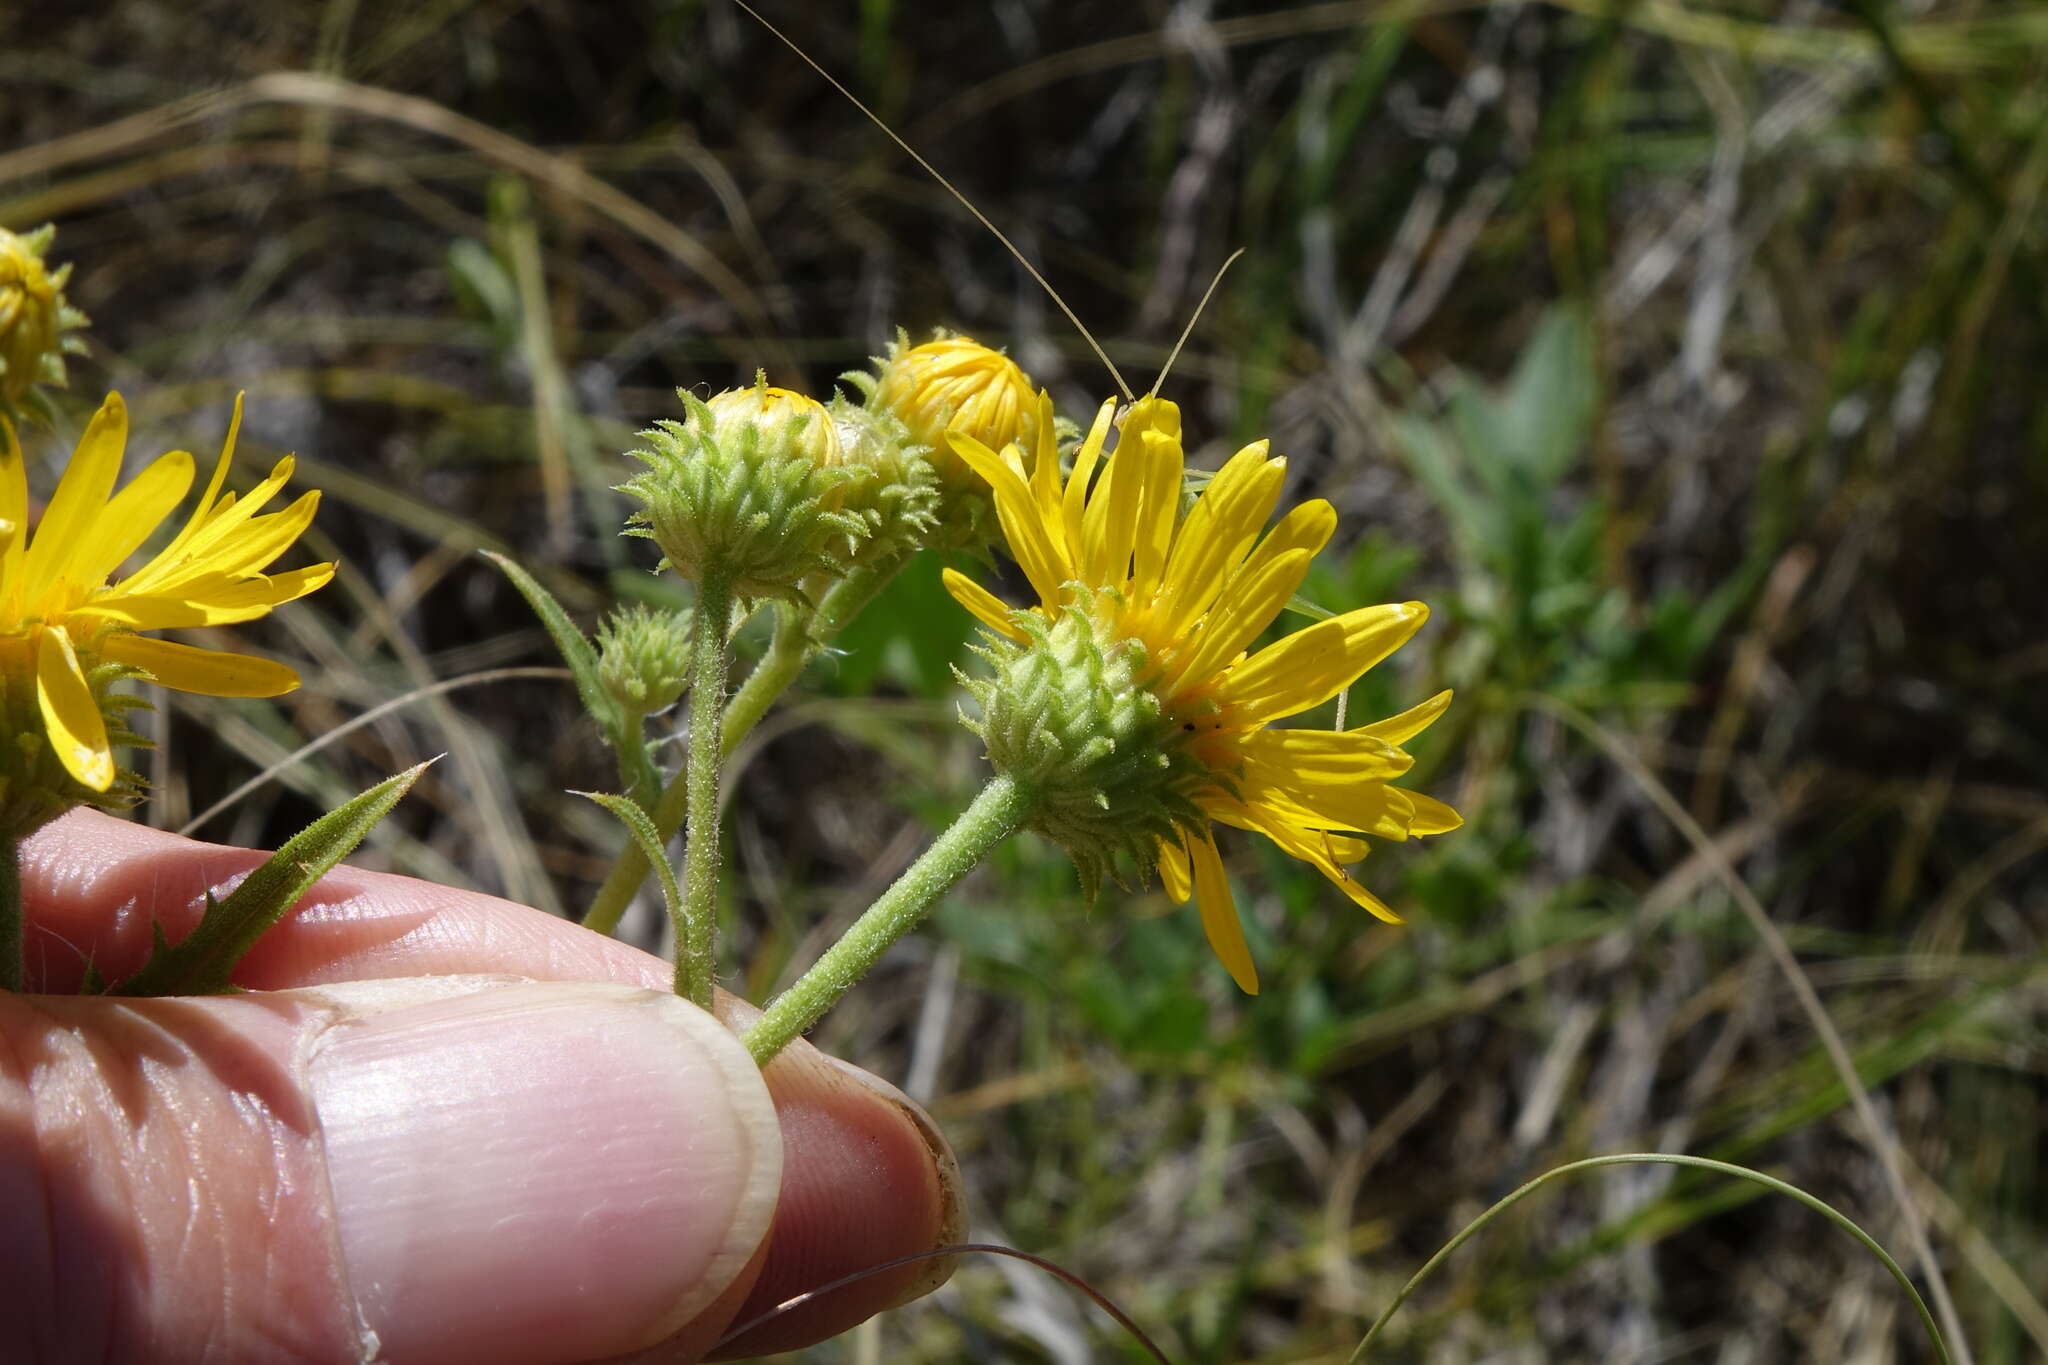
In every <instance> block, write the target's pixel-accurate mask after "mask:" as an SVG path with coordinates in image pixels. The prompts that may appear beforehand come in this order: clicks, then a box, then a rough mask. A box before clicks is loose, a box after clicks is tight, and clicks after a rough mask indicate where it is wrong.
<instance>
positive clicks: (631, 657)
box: [597, 605, 690, 716]
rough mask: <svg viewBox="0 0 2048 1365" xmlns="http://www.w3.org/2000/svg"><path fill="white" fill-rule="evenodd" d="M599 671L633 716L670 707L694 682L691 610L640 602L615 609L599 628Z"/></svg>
mask: <svg viewBox="0 0 2048 1365" xmlns="http://www.w3.org/2000/svg"><path fill="white" fill-rule="evenodd" d="M597 675H598V678H599V680H600V681H602V682H603V683H604V690H605V691H606V692H607V693H608V694H609V695H610V696H611V699H612V700H613V701H614V702H616V703H617V704H618V706H619V709H620V710H622V711H625V712H627V713H628V714H630V715H635V716H651V715H655V714H657V713H659V712H662V711H666V710H668V708H669V707H671V706H674V705H675V704H676V702H678V701H679V700H681V699H682V695H683V693H684V691H685V690H686V689H687V688H688V687H689V685H690V618H689V614H688V613H687V612H676V611H657V610H655V609H654V608H652V607H646V606H640V605H634V606H631V607H627V608H625V609H624V610H622V611H616V612H613V613H612V616H611V619H610V620H608V621H606V622H605V623H604V624H603V625H602V626H600V627H599V628H598V632H597Z"/></svg>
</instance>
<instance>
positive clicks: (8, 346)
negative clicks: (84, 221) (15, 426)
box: [0, 225, 85, 413]
mask: <svg viewBox="0 0 2048 1365" xmlns="http://www.w3.org/2000/svg"><path fill="white" fill-rule="evenodd" d="M56 235H57V234H56V229H55V228H53V227H50V226H48V225H45V226H43V227H40V228H38V229H36V230H35V231H34V232H31V233H29V234H27V235H26V236H19V235H17V234H15V233H12V232H9V231H8V230H7V229H5V228H0V413H6V412H8V411H10V410H16V409H18V408H20V407H21V406H22V405H23V404H25V403H28V402H29V401H30V400H32V399H33V398H34V397H35V388H36V385H38V384H52V385H56V386H59V387H62V385H63V383H64V356H65V354H66V353H67V352H76V351H79V350H82V349H83V344H82V343H81V342H80V341H79V340H78V339H77V338H76V337H74V336H70V335H68V333H70V332H72V331H73V330H75V329H76V328H79V327H83V326H84V325H85V314H83V313H81V312H79V311H78V310H77V309H76V308H73V307H72V306H71V305H70V304H68V303H66V302H65V301H64V282H65V281H66V280H68V279H69V278H70V277H71V267H70V266H68V265H65V266H59V267H58V268H57V269H55V270H52V269H50V268H49V267H48V266H47V265H46V264H45V263H44V259H43V257H44V253H45V252H47V251H48V250H49V249H50V243H51V242H52V241H53V240H54V239H55V237H56Z"/></svg>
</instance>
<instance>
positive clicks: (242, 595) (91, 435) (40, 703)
mask: <svg viewBox="0 0 2048 1365" xmlns="http://www.w3.org/2000/svg"><path fill="white" fill-rule="evenodd" d="M241 417H242V409H241V402H240V400H239V399H238V400H237V401H236V404H235V415H234V420H233V421H232V422H231V423H230V425H229V427H228V434H227V440H226V442H225V444H224V445H223V446H222V448H221V453H220V459H219V460H218V461H217V462H216V464H215V466H214V470H213V477H212V479H211V480H210V481H209V482H208V483H207V486H206V492H205V494H204V495H203V496H202V497H201V498H200V500H199V505H198V506H196V507H195V508H193V509H192V511H191V513H190V514H189V515H188V516H187V517H186V519H185V523H184V525H183V526H182V527H181V528H180V529H179V531H178V533H177V534H176V535H175V536H173V537H172V538H171V540H170V542H169V543H168V544H166V545H165V546H164V547H163V548H162V549H161V550H159V551H157V552H156V554H154V555H153V556H151V557H150V558H149V560H148V561H147V562H145V563H144V564H143V565H142V566H141V567H140V568H138V569H136V570H135V571H134V572H133V573H130V574H128V575H126V576H125V577H122V578H119V579H115V580H113V581H109V579H110V576H111V575H112V574H113V573H114V572H115V571H116V570H117V569H119V568H120V566H121V564H122V562H123V561H124V560H126V559H127V558H128V557H129V556H130V555H131V554H133V553H134V552H135V551H136V550H137V549H138V548H140V546H141V545H142V543H143V541H144V540H146V539H148V538H149V536H150V534H151V533H152V532H153V531H155V530H156V529H157V527H158V525H159V524H160V523H161V522H162V521H163V520H164V519H165V518H166V517H167V516H168V515H170V513H171V511H172V509H173V508H175V507H176V506H177V504H178V503H179V502H180V501H181V500H182V499H183V498H184V496H185V494H186V492H187V491H188V490H189V489H190V488H191V485H192V475H193V461H192V457H191V456H190V455H189V454H187V453H186V452H184V451H182V450H178V451H172V452H171V453H170V454H168V455H162V456H159V457H158V458H157V459H156V460H154V461H152V462H151V463H150V464H149V465H148V466H147V467H146V468H145V469H143V471H142V472H141V473H139V474H137V475H136V476H135V477H134V478H133V479H131V480H130V481H129V482H128V484H127V486H126V487H124V488H122V489H121V490H120V491H119V492H118V493H116V492H115V491H114V481H115V478H116V477H117V476H118V475H119V474H120V472H121V459H122V453H123V450H124V448H125V446H126V445H127V439H128V410H127V407H126V406H125V405H124V404H123V403H122V402H121V396H120V395H119V394H109V395H108V396H107V400H106V402H105V403H104V404H102V405H101V407H100V410H99V411H98V412H97V413H95V414H94V415H93V418H92V421H91V422H89V423H88V424H87V425H86V428H85V434H84V435H83V436H81V437H80V438H79V441H78V447H77V449H76V450H75V451H74V452H73V454H72V456H71V463H70V464H69V465H68V466H67V467H66V468H65V471H64V476H63V478H62V479H61V480H59V482H58V484H57V491H56V492H55V493H54V494H53V495H52V496H51V498H50V501H49V505H48V506H47V507H46V508H45V509H44V511H43V515H42V520H41V521H40V523H39V524H38V525H37V526H36V528H35V531H34V532H33V534H31V533H30V531H29V528H28V521H29V504H28V477H27V469H26V466H25V463H24V461H23V459H22V454H21V446H20V444H19V442H18V441H16V439H15V437H14V432H13V429H12V428H11V427H8V426H7V424H6V423H5V422H4V421H0V430H4V433H5V439H6V448H5V450H4V451H0V687H4V688H5V693H6V722H7V724H8V725H9V726H10V728H11V731H12V733H11V734H10V735H7V736H0V741H11V742H10V743H7V744H6V745H5V753H4V757H0V766H4V769H5V771H4V774H0V776H4V796H0V805H4V808H5V815H4V816H0V825H5V826H6V827H7V830H8V831H10V832H15V833H19V832H20V821H22V820H24V819H29V818H30V816H31V815H32V814H33V811H34V809H40V808H46V807H49V806H50V805H52V804H53V803H54V805H55V809H47V810H46V811H45V813H44V814H43V815H42V817H41V818H43V819H47V818H48V817H49V815H53V814H56V813H58V811H61V810H62V809H63V808H64V807H65V806H67V805H74V804H77V802H78V801H81V800H89V799H93V798H94V796H95V795H97V794H105V793H108V792H110V791H112V790H113V789H115V787H116V785H117V781H118V780H119V779H120V778H121V774H120V772H119V771H118V770H117V768H116V767H115V764H114V758H113V753H112V744H113V742H114V740H115V739H120V740H124V741H125V740H128V739H129V738H130V737H129V736H127V735H126V733H125V730H124V729H123V727H121V726H120V725H119V722H118V716H119V712H120V711H121V710H122V709H124V707H125V705H132V704H133V699H123V698H119V697H110V696H109V695H108V694H107V691H106V688H107V684H108V683H110V682H112V681H117V680H118V679H119V678H120V677H127V676H137V675H141V676H145V677H147V678H150V679H152V680H154V681H156V682H159V683H162V684H163V685H164V686H165V687H170V688H175V689H177V690H178V691H182V692H200V693H205V694H207V695H209V696H216V697H271V696H276V695H278V694H279V693H281V692H288V691H290V690H291V689H293V688H294V687H297V686H298V685H299V678H298V675H297V674H296V673H294V672H293V671H292V670H291V669H290V668H287V667H286V666H285V665H283V664H280V663H277V662H275V661H274V660H270V659H264V658H258V657H255V656H252V655H245V654H229V653H224V652H222V651H219V650H211V649H199V648H195V647H194V646H191V645H181V644H174V643H172V642H171V641H169V640H157V639H150V638H147V637H146V636H144V635H143V634H141V632H143V631H150V630H163V629H169V628H176V627H186V626H215V625H228V624H232V623H235V622H240V621H251V620H254V619H255V618H257V617H259V616H262V615H264V614H265V613H267V612H268V611H269V610H270V609H271V608H272V607H275V606H278V605H280V604H281V603H285V602H289V601H292V600H293V599H294V598H299V597H303V596H305V595H306V594H307V593H309V592H312V591H313V590H314V589H316V588H318V587H320V586H321V585H322V584H324V583H326V582H327V580H328V579H330V578H332V577H333V576H334V565H332V564H315V565H312V566H311V567H308V568H304V569H292V570H288V571H286V572H284V573H276V574H266V573H265V572H263V570H264V569H265V568H267V567H268V566H269V565H270V563H271V562H272V561H273V560H275V559H276V558H277V557H278V556H279V555H281V554H283V553H284V552H285V551H286V550H288V549H290V548H291V545H292V542H293V541H295V540H297V539H298V538H299V536H300V534H301V533H302V532H304V531H305V529H306V527H307V526H308V525H309V524H310V523H311V522H312V519H313V511H314V509H315V508H316V507H317V506H318V505H319V501H320V495H319V494H318V493H316V492H309V493H303V494H301V495H300V496H299V497H298V499H297V500H296V501H294V502H293V503H292V504H291V505H290V506H289V507H286V508H285V509H284V510H283V511H280V512H273V513H270V514H268V515H263V516H259V515H257V514H258V513H259V512H260V511H261V509H262V508H263V506H264V504H266V503H268V502H269V501H270V499H271V498H272V497H273V496H274V495H275V494H276V493H277V492H278V490H279V489H281V488H283V487H284V485H285V483H286V481H287V480H289V479H290V478H291V475H292V459H291V457H290V456H286V457H285V458H283V459H281V460H279V461H278V462H277V464H276V465H275V466H274V467H273V468H272V469H271V471H270V476H269V477H268V478H266V479H264V480H263V481H262V482H261V483H259V484H257V485H256V487H255V488H253V489H251V490H250V491H249V494H248V495H247V496H246V497H241V498H237V497H236V495H235V494H233V493H223V492H222V487H223V484H224V483H225V481H226V478H227V472H228V464H229V461H230V460H231V458H232V457H233V454H234V448H235V433H236V431H237V430H238V429H239V428H240V426H241ZM30 698H33V703H34V704H33V708H32V710H31V708H30V707H29V704H28V703H29V699H30ZM110 716H112V717H113V719H114V722H115V723H114V730H115V731H116V733H115V734H114V736H113V738H111V739H110V733H109V724H108V722H109V718H110ZM51 759H54V761H55V766H54V768H53V767H52V765H51V763H50V762H48V760H51ZM67 783H70V784H76V786H75V789H72V788H68V787H66V784H67ZM33 823H40V820H39V819H38V820H35V821H33Z"/></svg>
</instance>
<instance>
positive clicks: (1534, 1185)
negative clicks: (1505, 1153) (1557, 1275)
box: [1345, 1152, 1955, 1365]
mask: <svg viewBox="0 0 2048 1365" xmlns="http://www.w3.org/2000/svg"><path fill="white" fill-rule="evenodd" d="M1631 1165H1635V1166H1690V1167H1692V1168H1694V1169H1695V1170H1702V1171H1714V1172H1716V1173H1718V1174H1720V1175H1727V1176H1733V1177H1735V1178H1736V1179H1738V1180H1747V1181H1749V1182H1750V1183H1751V1184H1755V1185H1761V1186H1763V1187H1764V1188H1765V1189H1767V1190H1771V1191H1774V1192H1775V1193H1778V1194H1782V1195H1785V1196H1787V1197H1788V1198H1791V1199H1795V1200H1797V1201H1798V1202H1799V1203H1802V1204H1804V1205H1806V1207H1808V1208H1810V1209H1812V1210H1813V1211H1814V1212H1815V1213H1818V1214H1819V1215H1821V1217H1823V1218H1825V1219H1827V1220H1828V1221H1829V1222H1830V1223H1833V1224H1834V1225H1835V1226H1836V1227H1838V1228H1840V1229H1842V1231H1844V1232H1846V1233H1848V1234H1849V1235H1850V1236H1851V1237H1854V1238H1855V1239H1856V1240H1857V1241H1858V1242H1861V1243H1862V1244H1863V1248H1864V1250H1866V1251H1868V1252H1869V1253H1870V1254H1871V1255H1873V1256H1875V1257H1877V1259H1878V1260H1879V1261H1880V1262H1882V1263H1883V1265H1884V1268H1885V1269H1886V1270H1888V1271H1890V1272H1891V1277H1892V1278H1893V1279H1894V1280H1896V1281H1898V1283H1899V1287H1900V1288H1901V1289H1903V1290H1905V1291H1906V1294H1907V1296H1908V1297H1909V1298H1911V1299H1912V1301H1913V1308H1914V1310H1915V1311H1916V1312H1918V1313H1919V1314H1920V1323H1921V1325H1922V1326H1924V1327H1925V1328H1926V1329H1927V1335H1928V1336H1929V1337H1930V1338H1931V1339H1932V1340H1933V1342H1934V1350H1935V1354H1936V1355H1938V1356H1939V1357H1940V1358H1941V1362H1942V1365H1954V1362H1955V1358H1954V1357H1953V1356H1951V1355H1950V1354H1949V1346H1948V1339H1947V1338H1946V1337H1944V1336H1943V1335H1942V1333H1941V1328H1940V1327H1939V1326H1937V1325H1936V1324H1935V1321H1934V1314H1933V1313H1931V1312H1929V1311H1928V1308H1927V1301H1926V1300H1925V1299H1923V1298H1921V1297H1920V1291H1919V1290H1917V1289H1915V1288H1914V1287H1913V1281H1912V1278H1911V1277H1910V1276H1909V1275H1907V1274H1906V1272H1905V1269H1904V1268H1903V1267H1902V1266H1900V1265H1899V1263H1898V1262H1897V1261H1895V1260H1893V1259H1892V1256H1891V1253H1890V1252H1888V1251H1886V1250H1885V1249H1884V1248H1883V1247H1881V1246H1879V1245H1878V1243H1877V1239H1876V1238H1875V1237H1872V1236H1871V1235H1870V1234H1869V1233H1867V1232H1865V1231H1864V1230H1863V1229H1862V1228H1860V1227H1858V1226H1857V1225H1856V1223H1855V1221H1854V1220H1852V1219H1851V1218H1850V1217H1849V1216H1848V1215H1847V1214H1844V1213H1842V1212H1840V1211H1839V1210H1837V1209H1836V1208H1834V1206H1832V1205H1831V1204H1829V1203H1828V1202H1827V1201H1825V1200H1823V1199H1819V1198H1816V1197H1815V1196H1813V1195H1810V1194H1808V1193H1807V1192H1806V1191H1805V1190H1802V1189H1800V1188H1799V1187H1798V1186H1797V1185H1790V1184H1787V1183H1786V1182H1785V1181H1782V1180H1780V1179H1778V1178H1777V1177H1776V1176H1769V1175H1765V1174H1764V1173H1763V1172H1762V1171H1753V1170H1751V1169H1750V1168H1749V1167H1747V1166H1737V1165H1734V1164H1733V1163H1731V1162H1726V1161H1715V1160H1714V1159H1713V1158H1711V1157H1704V1156H1683V1155H1680V1154H1678V1153H1675V1152H1624V1153H1619V1154H1616V1155H1614V1156H1595V1157H1587V1158H1586V1159H1585V1160H1583V1161H1572V1162H1567V1163H1566V1164H1565V1165H1562V1166H1559V1167H1557V1168H1556V1169H1554V1170H1549V1171H1545V1172H1544V1173H1543V1174H1542V1175H1539V1176H1537V1177H1536V1178H1535V1179H1534V1180H1531V1181H1530V1182H1529V1183H1528V1184H1526V1185H1524V1186H1522V1187H1521V1188H1520V1189H1518V1190H1516V1191H1515V1192H1514V1193H1513V1194H1510V1195H1508V1196H1507V1197H1506V1198H1504V1199H1502V1200H1501V1201H1500V1202H1498V1203H1496V1204H1495V1205H1494V1206H1493V1207H1492V1208H1490V1209H1488V1210H1487V1211H1486V1212H1484V1213H1482V1214H1480V1215H1479V1216H1478V1217H1477V1218H1474V1219H1473V1220H1472V1221H1471V1222H1469V1223H1467V1224H1466V1225H1465V1226H1464V1227H1463V1228H1462V1229H1461V1230H1460V1231H1459V1233H1458V1235H1457V1236H1455V1237H1453V1238H1451V1240H1450V1241H1448V1242H1446V1243H1444V1245H1443V1247H1442V1248H1441V1249H1440V1250H1438V1252H1437V1253H1436V1255H1434V1256H1432V1257H1430V1258H1429V1259H1428V1260H1427V1261H1425V1262H1423V1265H1422V1269H1420V1270H1418V1271H1416V1272H1415V1273H1414V1274H1413V1275H1412V1276H1410V1277H1409V1279H1408V1283H1406V1284H1404V1285H1402V1286H1401V1292H1400V1293H1398V1294H1396V1295H1395V1296H1394V1301H1393V1302H1392V1303H1390V1304H1388V1305H1387V1306H1386V1307H1385V1308H1384V1309H1383V1310H1381V1312H1380V1315H1379V1316H1378V1317H1377V1318H1375V1319H1373V1324H1372V1326H1371V1327H1368V1328H1367V1329H1366V1332H1365V1336H1364V1337H1363V1338H1362V1339H1361V1340H1360V1341H1359V1343H1358V1346H1357V1349H1355V1350H1353V1351H1352V1353H1351V1355H1350V1356H1349V1357H1348V1358H1347V1360H1346V1362H1345V1365H1359V1362H1361V1361H1363V1360H1364V1359H1365V1355H1366V1351H1367V1350H1368V1349H1369V1348H1370V1347H1371V1346H1372V1343H1373V1339H1374V1338H1375V1337H1377V1336H1378V1335H1379V1334H1380V1332H1381V1330H1382V1329H1384V1328H1385V1327H1386V1325H1387V1323H1388V1321H1390V1320H1391V1319H1392V1318H1393V1316H1394V1314H1395V1313H1396V1312H1398V1311H1399V1310H1400V1307H1401V1305H1402V1304H1404V1303H1406V1302H1408V1299H1409V1297H1410V1296H1411V1295H1413V1294H1414V1293H1415V1290H1416V1289H1417V1287H1418V1286H1420V1285H1421V1284H1422V1282H1423V1281H1424V1280H1426V1279H1428V1278H1429V1276H1430V1274H1431V1272H1433V1271H1434V1270H1435V1269H1436V1268H1437V1267H1438V1266H1440V1265H1442V1264H1443V1263H1444V1262H1445V1261H1447V1260H1449V1259H1450V1257H1451V1254H1452V1253H1453V1252H1455V1251H1456V1250H1457V1249H1458V1248H1459V1247H1461V1246H1463V1245H1465V1243H1466V1242H1468V1241H1470V1240H1471V1239H1472V1237H1473V1236H1475V1235H1476V1234H1477V1233H1478V1232H1479V1231H1480V1230H1481V1229H1483V1228H1485V1227H1486V1226H1487V1225H1488V1224H1490V1223H1492V1222H1493V1220H1494V1219H1496V1218H1498V1217H1500V1215H1501V1214H1503V1213H1505V1212H1506V1211H1507V1210H1508V1209H1509V1208H1510V1207H1511V1206H1513V1205H1515V1204H1517V1203H1520V1202H1521V1201H1522V1199H1523V1198H1524V1197H1526V1196H1528V1195H1531V1194H1534V1193H1535V1192H1536V1191H1537V1190H1539V1189H1541V1188H1542V1187H1543V1186H1545V1185H1548V1184H1550V1183H1551V1182H1552V1181H1554V1180H1562V1179H1563V1178H1564V1177H1565V1176H1568V1175H1576V1174H1578V1173H1579V1172H1580V1171H1591V1170H1598V1169H1599V1168H1601V1167H1603V1166H1631Z"/></svg>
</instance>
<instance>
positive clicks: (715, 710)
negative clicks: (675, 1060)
mask: <svg viewBox="0 0 2048 1365" xmlns="http://www.w3.org/2000/svg"><path fill="white" fill-rule="evenodd" d="M731 625H732V584H731V582H730V581H729V580H728V579H727V578H726V577H725V576H724V575H723V574H710V573H707V574H706V575H705V576H704V579H703V581H702V582H700V583H699V584H698V585H697V627H696V631H695V638H694V639H693V640H692V641H691V659H690V754H689V760H688V764H687V766H686V767H684V769H683V778H684V786H685V793H686V794H685V807H686V812H685V822H686V828H687V830H688V832H687V834H686V835H685V836H684V842H683V922H682V923H681V924H679V925H678V926H676V930H677V932H676V986H677V991H678V993H679V994H681V993H684V991H685V990H686V989H687V990H688V992H689V993H690V998H692V999H695V997H696V995H697V994H701V995H702V996H703V998H702V999H700V1000H696V1003H697V1004H699V1005H702V1006H704V1007H705V1008H706V1009H709V1008H710V1007H711V976H712V966H711V950H712V938H713V935H714V933H715V931H716V927H717V924H718V855H719V851H720V848H719V838H718V773H719V769H720V768H721V767H723V766H724V762H725V754H724V750H723V748H722V746H721V745H720V743H719V735H720V732H721V731H723V730H724V728H725V675H726V670H727V667H728V666H729V665H730V663H731V660H732V641H731V640H730V639H729V638H728V634H727V632H728V630H729V628H730V627H731ZM662 795H663V796H664V797H666V796H667V795H668V794H667V793H666V792H664V793H662Z"/></svg>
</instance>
